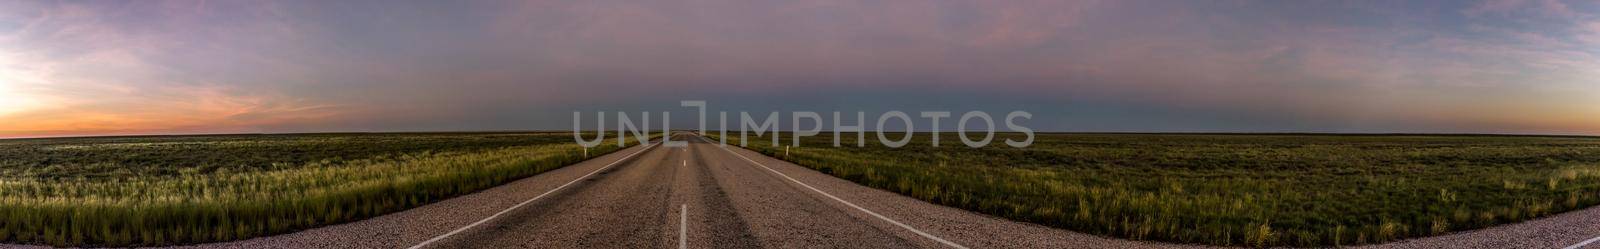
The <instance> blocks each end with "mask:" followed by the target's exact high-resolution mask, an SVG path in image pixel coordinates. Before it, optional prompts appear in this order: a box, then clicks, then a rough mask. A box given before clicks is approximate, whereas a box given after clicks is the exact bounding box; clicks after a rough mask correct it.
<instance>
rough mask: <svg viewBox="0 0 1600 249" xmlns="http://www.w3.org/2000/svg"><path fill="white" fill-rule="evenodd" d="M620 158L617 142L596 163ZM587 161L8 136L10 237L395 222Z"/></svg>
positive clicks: (477, 145)
mask: <svg viewBox="0 0 1600 249" xmlns="http://www.w3.org/2000/svg"><path fill="white" fill-rule="evenodd" d="M617 149H619V146H618V145H617V144H616V143H615V140H607V143H604V144H603V145H602V146H600V147H597V148H594V149H591V150H590V151H589V153H588V154H587V155H588V156H590V157H593V156H598V155H602V154H605V153H607V152H611V151H615V150H617ZM585 159H587V158H586V157H585V154H584V152H583V150H582V148H581V147H579V146H578V145H576V144H574V143H572V134H571V133H567V132H557V133H394V134H293V135H213V136H146V137H94V138H55V139H13V140H0V239H3V240H4V241H7V242H11V243H24V244H45V245H55V246H133V245H172V244H189V243H200V242H211V241H228V240H237V239H244V238H251V237H257V236H263V235H270V234H279V233H285V232H291V231H295V230H300V229H306V228H311V227H317V226H324V225H329V224H335V223H342V222H348V221H353V220H360V219H364V218H368V217H374V216H378V215H382V214H387V213H392V212H395V211H399V210H404V209H407V208H411V207H416V206H420V205H423V204H427V203H432V202H435V201H439V200H442V199H446V198H450V197H454V196H457V195H461V194H466V193H471V192H474V191H478V190H481V189H485V188H489V187H494V186H497V185H500V184H502V183H505V182H509V181H512V180H516V179H520V178H523V177H527V176H530V175H534V174H538V173H541V172H545V171H549V170H552V169H556V168H559V167H562V166H564V165H568V164H571V163H575V162H579V161H583V160H585Z"/></svg>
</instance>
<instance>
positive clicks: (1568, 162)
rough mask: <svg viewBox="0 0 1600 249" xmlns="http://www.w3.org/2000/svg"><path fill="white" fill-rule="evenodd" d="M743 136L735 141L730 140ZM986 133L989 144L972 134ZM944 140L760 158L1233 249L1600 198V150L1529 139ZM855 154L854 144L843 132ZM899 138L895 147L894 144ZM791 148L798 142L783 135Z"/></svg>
mask: <svg viewBox="0 0 1600 249" xmlns="http://www.w3.org/2000/svg"><path fill="white" fill-rule="evenodd" d="M736 134H737V133H736V132H735V133H730V135H729V137H730V138H731V139H730V142H729V144H733V145H737V144H738V142H737V138H738V135H736ZM979 135H981V134H979ZM1020 136H1021V134H999V137H997V138H996V139H995V140H994V143H993V144H991V145H990V146H989V147H985V148H978V149H973V148H968V147H966V146H964V145H962V144H961V143H960V140H958V139H957V138H956V136H955V134H950V133H944V134H943V136H941V142H942V143H941V146H940V147H937V148H935V147H931V146H929V145H930V142H929V140H928V138H929V137H930V134H927V133H920V134H917V135H916V137H915V140H914V141H913V142H912V143H911V144H910V145H909V146H907V147H903V148H898V149H890V148H887V147H884V146H882V145H880V144H877V143H876V142H877V140H876V139H874V138H875V134H867V138H868V140H869V141H868V146H867V147H866V148H856V147H843V148H833V147H832V137H831V134H824V135H822V136H817V137H809V138H806V139H802V141H801V142H802V145H801V146H800V147H796V148H792V149H789V151H788V152H787V154H786V153H785V148H783V147H782V146H779V147H771V145H770V138H765V137H763V138H761V139H757V138H751V139H750V140H751V148H752V149H755V150H757V151H760V152H762V153H765V154H767V155H772V156H775V157H779V158H782V159H784V160H788V161H791V162H795V163H797V164H800V165H804V166H807V167H811V168H813V169H816V170H819V171H821V172H824V173H828V174H832V175H835V176H839V177H842V178H844V179H849V180H852V181H855V182H857V183H860V184H863V185H867V186H871V187H876V188H881V189H886V190H890V191H894V192H898V193H901V194H904V195H907V196H911V197H915V198H919V199H923V200H927V201H930V202H933V203H938V204H943V205H949V206H955V207H960V208H965V209H968V210H974V211H978V212H982V213H988V214H992V215H997V216H1001V217H1006V218H1010V219H1014V220H1020V221H1027V222H1033V223H1038V224H1044V225H1048V226H1054V227H1060V228H1066V229H1070V230H1075V231H1081V232H1087V233H1093V234H1103V235H1109V236H1115V237H1122V238H1129V239H1137V240H1158V241H1167V242H1179V243H1198V244H1209V245H1234V246H1331V245H1352V244H1369V243H1377V242H1384V241H1393V240H1397V239H1402V238H1410V237H1420V236H1429V235H1437V234H1444V233H1449V232H1453V231H1462V230H1468V229H1474V228H1481V227H1486V226H1492V225H1496V224H1504V223H1509V222H1516V221H1521V220H1527V219H1532V218H1537V217H1541V216H1546V215H1550V214H1554V213H1559V212H1563V211H1568V210H1574V209H1579V208H1584V207H1588V206H1591V205H1595V204H1596V203H1597V202H1600V198H1597V197H1600V139H1597V138H1578V137H1526V136H1520V137H1519V136H1401V135H1203V134H1189V135H1180V134H1040V136H1039V137H1038V140H1037V141H1036V142H1035V143H1034V144H1033V146H1031V147H1028V148H1025V149H1017V148H1011V147H1007V146H1005V145H1004V144H1003V143H1001V141H1004V139H1005V138H1008V137H1014V138H1018V140H1020ZM844 137H845V138H844V140H845V144H846V145H847V146H848V145H853V144H854V142H853V141H854V137H855V136H854V135H851V134H846V135H845V136H844ZM899 137H901V136H899V135H892V136H891V137H890V138H891V139H895V138H899ZM782 138H783V139H782V144H783V145H788V144H789V139H788V138H789V135H787V134H784V135H782Z"/></svg>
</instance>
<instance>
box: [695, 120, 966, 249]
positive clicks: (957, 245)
mask: <svg viewBox="0 0 1600 249" xmlns="http://www.w3.org/2000/svg"><path fill="white" fill-rule="evenodd" d="M700 139H701V140H704V139H705V137H701V138H700ZM721 148H722V150H724V151H727V152H728V153H733V155H734V156H738V157H739V158H742V159H744V160H745V161H748V162H750V163H753V164H755V165H756V166H761V168H765V169H767V171H772V173H775V174H778V176H782V177H783V178H784V179H789V181H791V182H794V183H796V184H800V186H803V187H806V188H807V189H811V191H816V192H817V193H818V194H822V196H826V197H828V198H829V199H833V200H835V201H839V202H840V203H844V205H847V206H850V207H852V208H855V209H856V210H861V212H863V213H867V214H870V215H872V216H873V217H878V219H881V220H883V221H887V222H889V223H890V224H894V225H895V226H899V227H900V228H905V229H906V230H911V232H913V233H916V234H917V235H922V237H923V238H928V239H932V240H934V241H938V242H939V243H943V244H945V245H947V246H950V247H954V248H961V249H967V247H965V246H961V245H960V244H956V243H955V242H950V241H949V240H945V239H943V238H939V237H938V236H933V235H932V234H928V233H926V232H923V231H922V230H917V229H916V228H913V227H911V226H908V225H906V224H905V223H900V222H899V221H895V220H894V219H889V217H886V216H883V215H881V214H878V213H877V212H873V211H872V210H867V209H866V208H862V207H861V206H857V205H856V204H855V203H850V202H848V201H845V200H844V199H839V197H835V196H833V194H828V192H823V191H822V190H821V189H817V188H816V187H812V186H811V185H809V184H806V183H804V182H800V180H795V179H794V177H789V175H787V174H784V173H783V172H778V171H777V170H774V169H772V167H767V165H766V164H761V163H760V162H756V160H751V159H750V158H749V157H745V156H744V155H741V154H739V153H738V152H734V151H733V150H729V149H728V148H727V147H721Z"/></svg>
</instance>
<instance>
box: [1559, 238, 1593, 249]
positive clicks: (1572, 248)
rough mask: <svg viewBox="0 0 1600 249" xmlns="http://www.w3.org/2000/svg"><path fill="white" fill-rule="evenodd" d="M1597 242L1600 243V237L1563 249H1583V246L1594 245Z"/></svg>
mask: <svg viewBox="0 0 1600 249" xmlns="http://www.w3.org/2000/svg"><path fill="white" fill-rule="evenodd" d="M1595 241H1600V237H1594V238H1591V239H1589V240H1585V241H1583V242H1578V243H1577V244H1573V245H1571V246H1567V247H1566V248H1562V249H1578V248H1583V246H1585V245H1589V243H1594V242H1595Z"/></svg>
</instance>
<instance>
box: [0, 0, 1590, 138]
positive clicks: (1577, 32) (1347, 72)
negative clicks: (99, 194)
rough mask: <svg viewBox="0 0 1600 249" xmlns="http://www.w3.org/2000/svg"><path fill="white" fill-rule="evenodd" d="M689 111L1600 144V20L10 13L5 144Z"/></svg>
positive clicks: (374, 8)
mask: <svg viewBox="0 0 1600 249" xmlns="http://www.w3.org/2000/svg"><path fill="white" fill-rule="evenodd" d="M680 100H706V101H708V102H709V105H710V108H711V109H712V111H733V112H737V111H750V112H754V113H765V112H771V111H782V112H788V111H816V112H822V113H824V116H829V115H827V113H829V112H832V111H843V112H846V113H851V112H855V111H866V112H868V113H869V114H868V116H869V117H876V116H875V115H876V113H881V112H883V111H887V110H901V111H905V112H908V113H913V115H914V114H915V113H916V112H919V111H929V110H935V111H952V112H956V113H958V114H957V115H959V113H961V112H965V111H971V110H981V111H988V112H990V113H991V114H993V115H996V116H1002V115H1004V113H1006V112H1009V111H1012V110H1023V111H1027V112H1030V113H1032V114H1033V116H1034V117H1033V118H1032V119H1030V120H1027V121H1026V122H1023V123H1025V124H1026V126H1028V127H1031V128H1033V129H1035V130H1039V131H1106V132H1124V131H1135V132H1361V133H1374V132H1376V133H1391V132H1393V133H1511V134H1587V135H1600V3H1597V2H1595V1H1562V0H1487V1H1454V0H1452V1H1227V0H1220V1H1167V0H1160V1H1142V0H1118V1H1090V0H1085V1H833V0H819V1H743V0H740V1H704V0H689V1H604V0H600V1H526V2H521V1H515V2H500V1H0V137H47V136H93V135H126V134H192V133H260V132H265V133H287V132H345V131H357V132H369V131H371V132H376V131H471V130H569V129H572V123H573V118H572V112H574V111H582V112H584V113H585V115H586V116H585V117H586V118H592V113H593V112H595V111H607V112H612V111H629V112H638V111H653V112H659V111H673V112H674V114H675V115H674V116H673V117H674V119H673V121H672V125H673V126H674V128H677V127H687V126H690V125H693V123H690V122H689V121H691V120H692V119H693V118H694V113H693V112H690V111H689V109H686V108H682V107H679V106H678V102H679V101H680ZM657 115H659V114H657ZM734 116H735V117H736V116H737V115H734ZM847 116H848V115H847ZM657 118H659V116H657ZM869 119H871V118H869ZM608 120H614V117H612V118H610V119H608ZM584 121H585V122H590V123H592V122H595V121H594V120H592V119H588V120H584ZM653 122H659V121H653ZM780 123H787V122H780ZM846 123H847V124H848V123H850V122H848V121H847V122H846ZM785 125H787V124H785ZM944 126H945V127H950V126H951V124H949V123H946V124H944ZM924 127H925V126H924ZM784 128H785V129H788V128H790V127H784ZM869 129H870V128H869ZM919 129H920V128H919Z"/></svg>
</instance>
